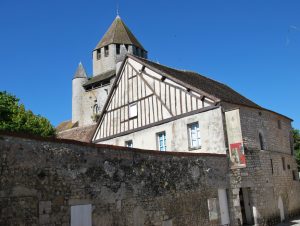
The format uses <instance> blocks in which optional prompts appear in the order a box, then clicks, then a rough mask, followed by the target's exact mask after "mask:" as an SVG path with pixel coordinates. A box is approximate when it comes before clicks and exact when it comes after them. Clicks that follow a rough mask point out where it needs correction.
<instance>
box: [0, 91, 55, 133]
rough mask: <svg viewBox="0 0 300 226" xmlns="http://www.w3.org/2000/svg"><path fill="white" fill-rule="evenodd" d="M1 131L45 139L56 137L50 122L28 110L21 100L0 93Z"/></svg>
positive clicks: (5, 93)
mask: <svg viewBox="0 0 300 226" xmlns="http://www.w3.org/2000/svg"><path fill="white" fill-rule="evenodd" d="M0 131H10V132H22V133H30V134H34V135H40V136H43V137H48V136H54V135H55V128H54V127H53V126H52V125H51V124H50V122H49V121H48V120H47V119H46V118H44V117H42V116H40V115H34V114H33V113H32V111H30V110H26V109H25V107H24V105H23V104H19V99H18V98H16V97H15V96H13V95H11V94H8V93H7V92H5V91H4V92H0Z"/></svg>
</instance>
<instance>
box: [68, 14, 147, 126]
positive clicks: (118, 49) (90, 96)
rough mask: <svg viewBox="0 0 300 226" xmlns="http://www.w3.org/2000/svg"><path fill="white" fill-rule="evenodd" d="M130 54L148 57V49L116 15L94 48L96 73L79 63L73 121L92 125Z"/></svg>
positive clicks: (74, 91) (73, 90) (73, 103)
mask: <svg viewBox="0 0 300 226" xmlns="http://www.w3.org/2000/svg"><path fill="white" fill-rule="evenodd" d="M127 53H130V54H133V55H136V56H139V57H143V58H147V51H146V50H145V49H144V47H143V46H142V45H141V43H140V42H139V41H138V40H137V38H136V37H135V36H134V35H133V34H132V32H131V31H130V30H129V28H128V27H127V26H126V25H125V23H124V22H123V21H122V19H121V18H120V16H117V17H116V18H115V20H114V21H113V23H112V24H111V26H110V27H109V29H108V30H107V32H106V33H105V35H104V36H103V38H102V39H101V40H100V42H99V43H98V44H97V46H96V48H95V49H94V50H93V75H92V76H91V77H90V78H88V77H87V75H86V73H85V70H84V68H83V66H82V64H81V63H80V64H79V66H78V68H77V71H76V73H75V76H74V78H73V81H72V92H73V94H72V123H73V124H75V123H76V124H78V126H85V125H92V124H94V123H95V122H96V121H97V117H98V116H99V114H100V112H101V110H102V108H103V105H104V103H105V101H106V99H107V95H108V93H109V91H110V87H111V84H112V82H113V80H114V78H115V76H116V74H117V69H118V68H119V66H120V65H121V63H122V62H123V60H124V58H125V56H126V54H127Z"/></svg>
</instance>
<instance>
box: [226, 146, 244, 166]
mask: <svg viewBox="0 0 300 226" xmlns="http://www.w3.org/2000/svg"><path fill="white" fill-rule="evenodd" d="M230 160H231V163H232V165H231V167H232V168H242V167H246V158H245V152H244V146H243V143H234V144H230Z"/></svg>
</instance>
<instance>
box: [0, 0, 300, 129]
mask: <svg viewBox="0 0 300 226" xmlns="http://www.w3.org/2000/svg"><path fill="white" fill-rule="evenodd" d="M116 2H117V1H116V0H114V1H100V0H89V1H82V0H80V1H78V0H43V1H41V0H26V1H24V0H1V1H0V28H1V30H0V66H1V68H0V73H1V80H0V90H7V91H8V92H10V93H13V94H15V95H16V96H18V97H19V98H20V99H21V102H22V103H24V104H25V106H26V107H27V108H28V109H31V110H33V112H34V113H36V114H40V115H43V116H45V117H47V118H48V119H50V121H51V122H52V123H53V124H54V125H57V124H58V123H59V122H61V121H64V120H67V119H70V118H71V81H72V77H73V74H74V72H75V69H76V67H77V65H78V62H79V61H82V62H83V64H84V66H85V68H86V70H87V72H88V73H89V74H91V73H92V59H91V56H92V50H93V48H94V47H95V46H96V44H97V42H98V41H99V40H100V39H101V37H102V35H103V34H104V33H105V31H106V30H107V29H108V27H109V25H110V24H111V23H112V21H113V20H114V18H115V16H116V5H117V3H116ZM119 5H120V15H121V18H122V19H123V20H124V21H125V23H126V24H127V25H128V26H129V28H130V29H131V31H132V32H133V33H134V34H135V36H136V37H137V38H138V39H139V41H140V42H141V43H142V44H143V45H144V47H145V48H146V49H147V50H148V51H149V58H150V59H152V60H154V61H159V62H160V63H161V64H165V65H169V66H172V67H175V68H180V69H188V70H193V71H197V72H199V73H201V74H204V75H206V76H209V77H211V78H213V79H215V80H218V81H221V82H223V83H225V84H227V85H229V86H231V87H232V88H234V89H235V90H237V91H238V92H240V93H242V94H243V95H245V96H246V97H248V98H250V99H252V100H253V101H254V102H256V103H258V104H259V105H261V106H263V107H265V108H268V109H271V110H274V111H277V112H279V113H281V114H284V115H286V116H288V117H291V118H293V119H294V123H293V125H294V127H296V128H300V107H299V103H300V101H299V98H300V95H299V93H300V91H299V90H300V88H299V86H300V1H299V0H286V1H283V0H280V1H279V0H269V1H267V0H264V1H262V0H235V1H231V0H227V1H223V0H206V1H202V0H201V1H200V0H190V1H179V0H169V1H166V0H164V1H162V0H151V1H141V0H130V1H125V0H119Z"/></svg>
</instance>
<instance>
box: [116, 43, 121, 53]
mask: <svg viewBox="0 0 300 226" xmlns="http://www.w3.org/2000/svg"><path fill="white" fill-rule="evenodd" d="M116 54H117V55H119V54H120V44H116Z"/></svg>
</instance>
